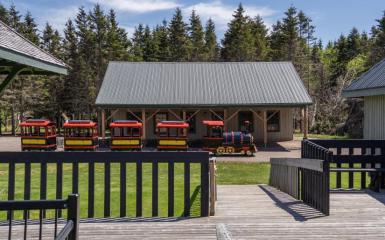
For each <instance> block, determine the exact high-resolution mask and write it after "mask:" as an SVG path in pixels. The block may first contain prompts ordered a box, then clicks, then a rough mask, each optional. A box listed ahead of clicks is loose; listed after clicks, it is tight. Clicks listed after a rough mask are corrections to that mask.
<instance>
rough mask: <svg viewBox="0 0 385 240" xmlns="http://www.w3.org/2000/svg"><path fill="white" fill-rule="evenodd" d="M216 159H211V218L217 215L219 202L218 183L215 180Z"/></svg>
mask: <svg viewBox="0 0 385 240" xmlns="http://www.w3.org/2000/svg"><path fill="white" fill-rule="evenodd" d="M215 172H216V164H215V158H211V159H210V216H214V215H215V201H216V200H217V183H216V179H215Z"/></svg>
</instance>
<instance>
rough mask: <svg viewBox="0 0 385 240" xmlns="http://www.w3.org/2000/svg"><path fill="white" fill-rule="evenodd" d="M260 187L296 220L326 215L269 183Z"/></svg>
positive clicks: (300, 220) (302, 220)
mask: <svg viewBox="0 0 385 240" xmlns="http://www.w3.org/2000/svg"><path fill="white" fill-rule="evenodd" d="M259 187H260V188H261V189H262V190H263V191H264V192H265V193H266V194H267V195H268V196H269V197H270V198H271V199H272V200H273V201H274V202H275V204H276V205H277V206H278V207H279V208H281V209H283V210H285V211H286V212H287V213H289V214H290V215H292V216H293V218H294V219H295V220H296V221H299V222H304V221H307V220H310V219H315V218H320V217H324V216H325V215H324V214H323V213H321V212H320V211H318V210H316V209H314V208H312V207H310V206H308V205H306V204H304V203H303V202H302V201H301V200H297V199H295V198H293V197H291V196H290V195H288V194H286V193H284V192H281V191H279V190H277V189H275V188H273V187H270V186H268V185H259Z"/></svg>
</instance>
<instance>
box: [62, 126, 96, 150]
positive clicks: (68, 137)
mask: <svg viewBox="0 0 385 240" xmlns="http://www.w3.org/2000/svg"><path fill="white" fill-rule="evenodd" d="M63 128H64V151H78V150H87V151H95V150H97V149H98V146H99V142H98V129H97V124H96V123H95V122H93V121H90V120H70V121H67V122H65V123H64V124H63Z"/></svg>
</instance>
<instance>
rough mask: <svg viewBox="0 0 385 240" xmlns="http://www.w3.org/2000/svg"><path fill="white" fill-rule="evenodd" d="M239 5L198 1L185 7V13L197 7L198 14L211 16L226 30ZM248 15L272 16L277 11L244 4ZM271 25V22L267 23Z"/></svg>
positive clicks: (188, 13)
mask: <svg viewBox="0 0 385 240" xmlns="http://www.w3.org/2000/svg"><path fill="white" fill-rule="evenodd" d="M236 8H237V5H226V4H225V3H223V2H222V1H220V0H216V1H213V2H210V3H203V2H201V3H197V4H194V5H191V6H188V7H185V8H183V13H184V15H185V16H189V15H190V14H191V11H192V10H194V9H195V11H196V12H197V14H198V15H199V16H201V17H202V19H203V20H207V19H209V18H211V19H213V20H214V22H215V24H216V25H217V28H218V29H219V30H224V29H225V28H226V26H227V23H229V22H230V21H231V19H232V17H233V14H234V11H235V10H236ZM243 8H244V9H245V12H246V15H248V16H250V17H255V16H257V15H260V16H261V17H265V18H266V17H270V16H272V15H274V14H275V13H276V11H274V10H272V9H271V8H269V7H259V6H248V5H244V6H243ZM267 25H268V26H269V25H270V24H269V23H267Z"/></svg>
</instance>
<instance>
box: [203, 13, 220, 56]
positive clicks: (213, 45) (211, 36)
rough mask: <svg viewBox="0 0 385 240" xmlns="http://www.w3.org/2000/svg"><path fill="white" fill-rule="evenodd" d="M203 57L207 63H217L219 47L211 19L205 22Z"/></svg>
mask: <svg viewBox="0 0 385 240" xmlns="http://www.w3.org/2000/svg"><path fill="white" fill-rule="evenodd" d="M205 55H206V60H207V61H217V60H218V59H219V46H218V42H217V36H216V34H215V24H214V22H213V20H212V19H211V18H210V19H209V20H207V23H206V28H205Z"/></svg>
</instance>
